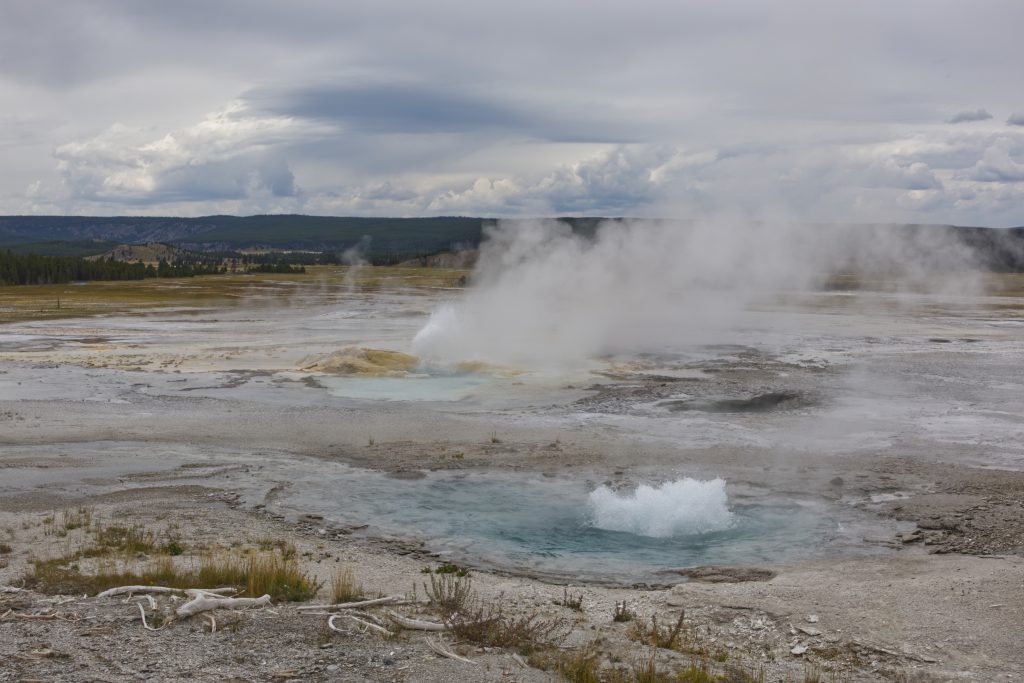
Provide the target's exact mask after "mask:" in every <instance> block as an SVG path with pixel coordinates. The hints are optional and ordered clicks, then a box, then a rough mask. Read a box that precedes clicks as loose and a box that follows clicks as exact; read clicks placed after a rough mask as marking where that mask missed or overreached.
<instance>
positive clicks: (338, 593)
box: [331, 566, 366, 603]
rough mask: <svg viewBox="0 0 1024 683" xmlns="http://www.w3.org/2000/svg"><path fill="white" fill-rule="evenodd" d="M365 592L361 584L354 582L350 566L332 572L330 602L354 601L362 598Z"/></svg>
mask: <svg viewBox="0 0 1024 683" xmlns="http://www.w3.org/2000/svg"><path fill="white" fill-rule="evenodd" d="M364 595H366V593H365V592H364V591H363V586H362V584H359V583H356V580H355V575H354V574H353V573H352V567H348V566H346V567H343V568H342V569H340V570H338V571H336V572H334V579H333V580H332V581H331V602H334V603H341V602H355V601H357V600H362V599H363V596H364Z"/></svg>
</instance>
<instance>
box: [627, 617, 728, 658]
mask: <svg viewBox="0 0 1024 683" xmlns="http://www.w3.org/2000/svg"><path fill="white" fill-rule="evenodd" d="M626 635H627V637H629V639H630V640H635V641H637V642H640V643H643V644H644V645H650V646H652V647H656V648H661V649H663V650H674V651H676V652H681V653H683V654H689V655H695V656H698V657H702V658H708V657H710V658H713V659H715V660H716V661H725V660H726V659H727V658H728V653H726V652H725V651H723V650H719V649H717V648H713V647H712V646H711V644H710V643H709V640H708V638H707V634H704V633H701V631H700V629H699V628H698V627H697V626H696V625H691V624H687V623H686V612H685V610H684V611H680V612H679V617H678V618H677V619H676V620H675V621H674V622H669V623H659V622H658V617H657V616H652V617H651V621H650V622H649V623H648V622H644V621H634V622H633V623H632V624H631V626H630V629H629V631H628V633H627V634H626Z"/></svg>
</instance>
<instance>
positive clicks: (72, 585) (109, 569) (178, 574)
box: [25, 554, 320, 602]
mask: <svg viewBox="0 0 1024 683" xmlns="http://www.w3.org/2000/svg"><path fill="white" fill-rule="evenodd" d="M25 585H26V586H28V587H30V588H33V589H35V590H38V591H41V592H44V593H58V594H81V593H90V594H95V593H100V592H102V591H105V590H107V589H108V588H114V587H116V586H127V585H144V586H168V587H171V588H222V587H236V588H239V589H241V594H242V595H248V596H252V597H258V596H261V595H264V594H268V595H270V596H271V597H272V598H274V599H275V600H283V601H289V602H298V601H303V600H309V599H310V598H312V597H313V596H315V595H316V592H317V590H319V588H320V586H319V584H317V583H316V582H315V581H313V580H312V579H310V578H309V577H308V576H306V575H305V574H303V573H302V571H301V570H300V569H299V566H298V563H297V562H295V561H294V560H286V559H283V558H281V557H280V556H279V555H276V554H258V555H252V556H249V557H238V556H234V555H211V556H208V557H204V558H203V559H202V560H201V562H200V564H199V567H198V568H197V569H189V568H184V567H182V566H180V564H175V562H174V561H173V559H172V558H170V557H160V558H157V559H156V560H152V561H151V562H149V563H148V564H147V565H145V566H143V567H142V568H134V569H129V568H128V567H127V565H125V563H123V562H117V561H114V560H109V559H108V560H103V561H101V562H99V563H97V564H96V565H95V567H94V569H93V570H92V571H83V570H82V567H81V564H79V563H78V562H77V561H76V558H71V559H69V558H57V559H53V560H36V561H35V562H33V565H32V569H31V571H30V572H29V574H28V575H27V576H26V577H25Z"/></svg>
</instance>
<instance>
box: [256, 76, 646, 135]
mask: <svg viewBox="0 0 1024 683" xmlns="http://www.w3.org/2000/svg"><path fill="white" fill-rule="evenodd" d="M242 100H243V101H244V102H245V103H246V104H247V105H248V106H249V108H250V109H251V110H252V111H253V112H259V113H263V114H269V115H272V116H290V117H298V118H302V119H310V120H316V121H323V122H330V123H334V124H339V125H340V126H341V127H342V130H344V131H348V132H352V131H355V132H365V133H371V134H392V133H394V134H404V135H419V134H433V133H462V134H468V135H473V136H477V137H479V136H480V135H484V136H515V137H529V138H537V139H543V140H549V141H553V142H609V143H615V144H618V143H624V142H636V141H639V136H640V135H642V131H641V130H629V128H628V126H625V125H623V124H622V122H621V121H614V120H610V119H609V118H608V117H606V116H605V115H604V114H603V113H602V112H597V111H579V112H578V113H577V115H576V116H573V117H571V118H570V117H566V116H563V115H561V114H560V113H558V112H552V111H550V110H544V109H542V110H539V111H538V110H533V111H531V110H530V107H528V106H525V105H523V104H516V103H512V102H507V101H503V100H502V99H501V98H497V97H492V96H488V95H486V94H482V93H473V92H469V91H464V90H460V89H458V88H454V87H451V86H445V85H428V84H422V85H420V84H407V83H370V84H360V85H339V84H323V85H307V86H302V87H297V88H261V89H257V90H252V91H249V92H247V93H245V94H244V95H243V97H242ZM566 109H572V107H566Z"/></svg>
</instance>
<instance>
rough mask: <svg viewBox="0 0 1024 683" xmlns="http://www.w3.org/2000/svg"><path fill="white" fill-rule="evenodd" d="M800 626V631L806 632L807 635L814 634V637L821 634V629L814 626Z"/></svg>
mask: <svg viewBox="0 0 1024 683" xmlns="http://www.w3.org/2000/svg"><path fill="white" fill-rule="evenodd" d="M799 628H800V631H801V632H802V633H804V634H806V635H809V636H812V637H813V636H820V635H821V631H819V630H818V629H816V628H814V627H813V626H800V627H799Z"/></svg>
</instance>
